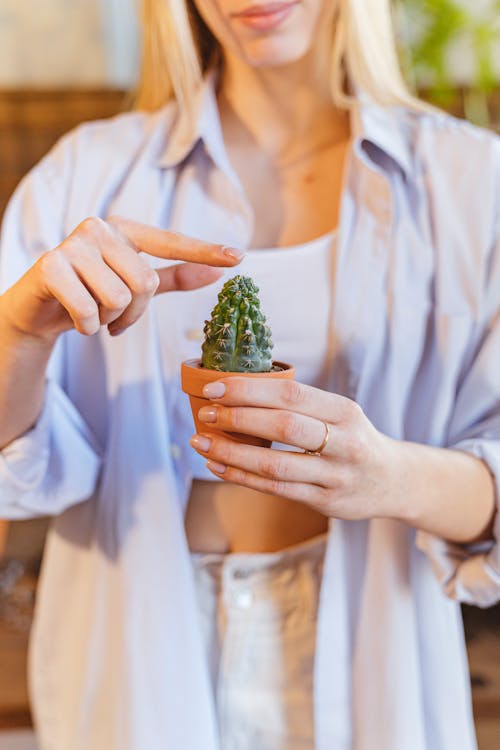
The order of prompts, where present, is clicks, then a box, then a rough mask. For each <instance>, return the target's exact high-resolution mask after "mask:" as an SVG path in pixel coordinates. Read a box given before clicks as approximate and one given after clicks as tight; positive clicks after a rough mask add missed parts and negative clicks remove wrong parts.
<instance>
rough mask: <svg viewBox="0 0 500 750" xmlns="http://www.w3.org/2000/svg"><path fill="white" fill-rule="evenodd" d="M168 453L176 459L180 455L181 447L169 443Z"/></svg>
mask: <svg viewBox="0 0 500 750" xmlns="http://www.w3.org/2000/svg"><path fill="white" fill-rule="evenodd" d="M170 453H171V454H172V458H175V459H178V458H180V457H181V447H180V445H178V444H177V443H170Z"/></svg>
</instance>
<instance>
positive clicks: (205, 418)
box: [198, 406, 217, 422]
mask: <svg viewBox="0 0 500 750" xmlns="http://www.w3.org/2000/svg"><path fill="white" fill-rule="evenodd" d="M198 419H201V421H202V422H216V421H217V409H216V408H215V406H203V407H202V408H201V409H200V411H199V412H198Z"/></svg>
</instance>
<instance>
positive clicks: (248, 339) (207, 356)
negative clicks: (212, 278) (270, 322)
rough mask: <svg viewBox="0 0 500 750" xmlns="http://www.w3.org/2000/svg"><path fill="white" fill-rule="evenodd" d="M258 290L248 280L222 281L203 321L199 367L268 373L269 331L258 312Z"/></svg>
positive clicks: (226, 370)
mask: <svg viewBox="0 0 500 750" xmlns="http://www.w3.org/2000/svg"><path fill="white" fill-rule="evenodd" d="M258 292H259V288H258V287H257V286H256V285H255V284H254V282H253V281H252V279H251V278H249V277H248V276H240V275H238V276H234V277H233V278H232V279H229V281H226V283H225V284H224V286H223V287H222V290H221V292H220V293H219V297H218V300H219V301H218V303H217V304H216V306H215V307H214V309H213V310H212V317H211V320H206V321H205V327H204V329H203V331H204V333H205V341H204V342H203V345H202V357H201V364H202V367H207V368H209V369H211V370H221V371H223V372H270V371H271V369H272V359H271V350H272V348H273V343H272V341H271V330H270V328H269V326H267V325H266V318H265V317H264V315H263V314H262V312H261V310H260V300H259V298H258Z"/></svg>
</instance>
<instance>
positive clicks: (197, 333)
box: [185, 328, 203, 341]
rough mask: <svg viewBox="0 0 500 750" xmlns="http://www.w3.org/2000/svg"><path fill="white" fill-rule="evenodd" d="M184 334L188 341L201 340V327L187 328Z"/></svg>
mask: <svg viewBox="0 0 500 750" xmlns="http://www.w3.org/2000/svg"><path fill="white" fill-rule="evenodd" d="M185 335H186V338H187V339H188V340H189V341H203V329H202V328H188V329H187V331H186V334H185Z"/></svg>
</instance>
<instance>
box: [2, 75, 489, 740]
mask: <svg viewBox="0 0 500 750" xmlns="http://www.w3.org/2000/svg"><path fill="white" fill-rule="evenodd" d="M352 128H353V132H354V142H353V147H352V152H351V154H350V158H349V160H348V165H347V171H346V179H345V188H344V193H343V198H342V205H341V214H340V225H339V233H338V245H337V256H336V273H335V287H334V296H333V300H334V304H333V309H332V319H331V321H330V322H331V324H332V326H333V330H334V331H335V334H336V346H335V353H334V356H333V357H332V362H331V367H330V372H329V384H328V388H329V389H330V390H332V391H336V392H339V393H341V394H344V395H346V396H349V397H350V398H353V399H355V400H356V401H358V402H359V403H360V405H361V406H362V407H363V409H364V411H365V413H366V414H367V416H368V417H369V418H370V419H371V420H372V422H373V423H374V425H375V426H376V427H377V428H378V429H379V430H381V431H382V432H384V433H386V434H388V435H391V436H392V437H394V438H401V439H405V440H411V441H416V442H420V443H426V444H429V445H436V446H450V447H456V448H459V449H461V450H466V451H469V452H471V453H473V454H474V455H476V456H479V457H481V458H482V459H483V460H484V461H486V463H487V465H488V466H489V468H490V470H491V472H492V473H493V475H494V476H495V480H496V486H497V489H498V486H499V477H500V315H499V312H500V305H499V303H500V247H499V237H500V231H499V219H500V145H499V140H498V139H497V138H496V137H495V136H493V135H491V134H489V133H487V132H485V131H482V130H479V129H476V128H474V127H472V126H470V125H467V124H465V123H463V122H460V121H457V120H455V119H452V118H451V117H449V116H447V115H444V114H443V115H439V114H415V113H410V112H408V111H405V110H402V109H384V108H381V107H378V106H373V105H366V104H365V105H362V106H361V105H359V106H357V107H356V108H355V109H354V110H353V112H352ZM111 214H119V215H123V216H126V217H128V218H130V219H135V220H138V221H141V222H145V223H148V224H152V225H156V226H159V227H165V228H167V227H168V228H171V229H175V230H177V231H179V232H183V233H185V234H187V235H193V236H196V237H200V238H202V239H206V240H209V241H215V242H220V243H224V244H228V245H233V246H236V247H243V248H246V247H248V244H249V242H250V239H251V236H252V234H253V222H254V217H253V216H252V211H251V208H250V206H249V204H248V201H247V200H246V198H245V195H244V193H243V190H242V188H241V185H240V183H239V180H238V178H237V176H236V174H235V172H234V170H233V168H232V167H231V165H230V163H229V161H228V157H227V154H226V151H225V148H224V143H223V139H222V135H221V130H220V123H219V118H218V112H217V106H216V100H215V97H214V94H213V88H212V83H211V81H210V79H209V80H208V82H207V83H206V85H205V86H204V88H203V90H202V91H201V92H200V97H199V112H198V118H197V120H196V128H195V129H194V130H191V129H190V128H189V127H188V126H187V123H186V122H184V121H183V119H182V118H178V117H177V110H176V106H175V105H174V104H173V103H171V104H169V105H167V106H166V107H165V108H164V109H162V110H161V111H159V112H157V113H155V114H145V113H129V114H124V115H121V116H118V117H116V118H114V119H112V120H109V121H101V122H95V123H89V124H85V125H83V126H81V127H79V128H77V129H76V130H75V131H73V132H72V133H70V134H69V135H68V136H66V137H64V138H63V139H62V140H61V141H60V142H59V144H58V145H57V146H56V147H55V148H54V149H53V151H52V152H51V153H50V154H49V155H48V156H47V157H45V159H43V160H42V162H41V163H40V164H39V165H38V166H37V167H35V169H34V170H33V171H32V172H31V173H30V174H29V175H28V176H27V178H25V180H24V181H23V182H22V183H21V185H20V187H19V188H18V190H17V191H16V194H15V195H14V197H13V199H12V201H11V203H10V205H9V208H8V210H7V213H6V216H5V223H4V228H3V236H2V247H1V256H0V280H1V288H2V290H4V289H5V288H7V287H8V286H10V285H11V284H12V283H13V282H14V281H15V280H16V279H17V278H18V277H19V276H20V275H21V274H22V273H23V272H24V271H25V270H26V268H28V267H29V266H30V265H31V264H32V263H33V262H34V261H35V259H36V258H37V257H38V256H39V255H40V254H41V253H43V252H44V251H46V250H48V249H50V248H53V247H55V246H56V245H57V244H58V243H60V242H61V240H62V239H63V238H64V237H65V236H67V235H68V234H69V233H70V232H71V231H72V230H73V229H74V227H75V226H76V225H77V224H78V223H79V222H80V221H81V220H82V219H84V218H85V217H87V216H89V215H97V216H101V217H106V216H109V215H111ZM284 258H286V255H284ZM152 262H153V264H155V265H160V264H163V261H160V260H156V259H153V260H152ZM207 289H208V291H207V290H198V291H195V292H189V293H188V294H186V293H180V292H179V293H178V292H176V293H170V294H164V295H162V296H158V297H156V298H155V299H154V300H153V301H152V302H151V304H150V305H149V308H148V310H147V311H146V313H145V314H144V315H143V316H142V318H141V319H140V320H139V321H138V322H137V323H136V324H135V325H134V326H133V327H132V328H130V329H129V330H128V331H127V332H126V333H125V334H123V335H122V336H120V337H118V338H112V337H110V336H109V334H108V333H107V330H106V328H103V329H102V330H101V332H100V333H99V334H97V335H95V336H93V337H84V336H81V335H80V334H78V333H77V332H74V331H72V332H69V333H66V334H64V335H63V336H61V338H60V340H59V342H58V344H57V347H56V350H55V352H54V355H53V357H52V360H51V363H50V368H49V379H48V386H47V392H46V400H45V406H44V410H43V413H42V415H41V417H40V419H39V420H38V422H37V424H36V426H35V427H34V429H32V430H31V431H29V432H28V433H27V434H25V435H24V436H22V437H20V438H19V439H18V440H16V441H14V442H13V443H12V444H11V445H10V446H8V447H7V448H5V450H4V451H3V452H2V454H0V516H4V517H6V518H28V517H30V516H36V515H40V514H42V515H46V514H51V515H54V518H53V521H52V524H51V528H50V532H49V535H48V540H47V546H46V551H45V556H44V561H43V566H42V571H41V578H40V582H39V589H38V600H37V610H36V616H35V622H34V627H33V631H32V641H31V650H30V663H29V671H30V690H31V698H32V703H33V711H34V717H35V721H36V724H37V728H38V732H39V735H40V743H41V748H42V750H69V749H70V748H71V750H89V748H92V750H146V749H147V750H165V748H169V749H170V748H172V749H173V748H175V750H180V749H182V750H217V748H218V740H217V727H216V720H215V711H214V706H213V700H212V697H211V691H210V684H209V677H208V670H207V667H206V664H205V662H204V654H203V644H202V640H201V635H200V632H199V628H198V623H197V613H196V600H195V591H194V585H193V576H192V570H191V563H190V557H189V550H188V547H187V543H186V538H185V533H184V525H183V512H184V509H185V506H186V502H187V498H188V495H189V489H190V484H191V480H192V477H193V474H194V473H196V474H197V475H203V472H204V471H205V473H207V472H206V470H205V469H204V463H203V461H202V460H201V459H200V457H199V456H197V455H196V454H195V453H194V451H193V450H192V449H191V448H190V447H189V444H188V439H189V436H190V435H191V434H192V433H193V427H192V421H191V416H190V413H189V406H188V403H187V399H186V397H185V396H184V394H182V393H181V390H180V382H179V365H180V362H181V361H182V360H183V359H186V358H189V357H195V356H198V353H199V341H198V340H197V336H196V335H192V332H193V331H196V330H197V329H198V328H199V325H200V317H199V316H200V315H201V314H202V313H204V312H205V310H206V308H207V306H208V308H210V307H211V305H212V303H213V294H214V289H215V288H214V287H211V288H207ZM183 295H184V296H183ZM207 295H209V296H207ZM304 295H307V298H308V299H309V300H310V304H311V305H313V304H314V301H315V297H314V289H309V288H304ZM186 300H190V303H189V304H187V302H186ZM180 310H182V315H181V314H179V311H180ZM189 316H192V317H191V318H189ZM201 320H202V319H201ZM280 358H285V359H288V360H292V361H293V346H292V347H291V348H290V351H289V352H288V351H283V352H280ZM13 408H15V405H13ZM209 476H211V475H209ZM496 534H497V535H498V534H499V529H498V528H497V530H496ZM499 598H500V554H499V547H498V545H497V542H496V540H494V539H492V540H491V541H489V542H485V543H482V544H478V545H474V546H469V547H467V546H461V545H452V544H447V543H446V542H445V541H443V540H441V539H437V538H434V537H432V536H430V535H429V534H424V533H416V532H415V531H414V530H413V529H410V528H408V527H406V526H405V525H403V524H401V523H397V522H394V521H388V520H373V521H370V522H368V521H366V522H344V521H334V522H333V523H332V525H331V530H330V534H329V540H328V547H327V554H326V560H325V569H324V577H323V582H322V589H321V600H320V610H319V621H318V641H317V660H316V679H315V703H316V733H317V742H316V747H317V749H318V750H452V748H453V750H456V749H457V748H460V750H472V749H473V748H475V746H476V745H475V739H474V730H473V722H472V717H471V709H470V691H469V682H468V673H467V664H466V655H465V647H464V639H463V632H462V624H461V616H460V608H459V604H458V600H461V601H466V602H469V603H476V604H478V605H480V606H487V605H489V604H493V603H494V602H496V601H498V599H499Z"/></svg>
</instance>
